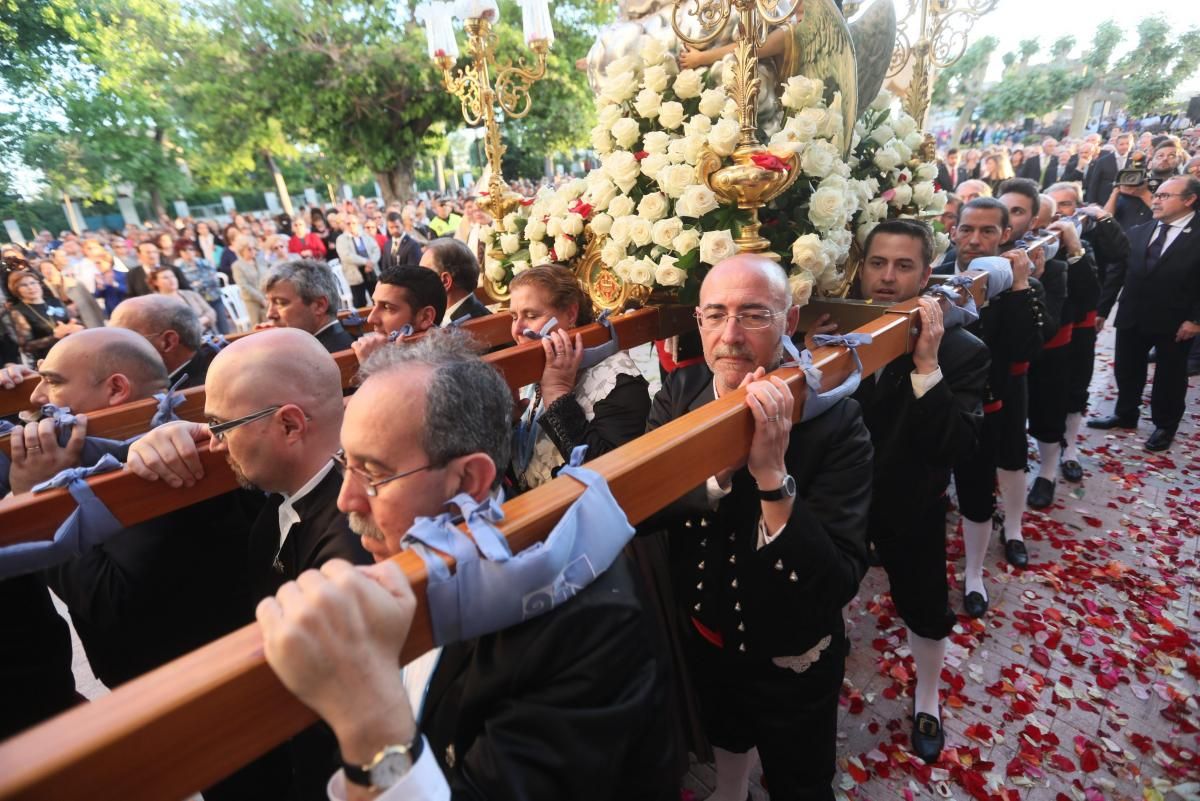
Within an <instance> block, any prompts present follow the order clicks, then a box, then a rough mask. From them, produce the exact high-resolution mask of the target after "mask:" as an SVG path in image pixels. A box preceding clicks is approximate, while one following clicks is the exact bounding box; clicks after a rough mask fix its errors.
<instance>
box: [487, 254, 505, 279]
mask: <svg viewBox="0 0 1200 801" xmlns="http://www.w3.org/2000/svg"><path fill="white" fill-rule="evenodd" d="M484 272H485V273H487V277H488V278H490V279H492V280H493V281H496V282H499V281H503V280H504V265H503V264H501V263H500V262H498V261H496V260H495V259H488V260H487V266H486V267H485V268H484Z"/></svg>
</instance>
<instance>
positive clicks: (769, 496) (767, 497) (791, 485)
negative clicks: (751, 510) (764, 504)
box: [758, 476, 796, 501]
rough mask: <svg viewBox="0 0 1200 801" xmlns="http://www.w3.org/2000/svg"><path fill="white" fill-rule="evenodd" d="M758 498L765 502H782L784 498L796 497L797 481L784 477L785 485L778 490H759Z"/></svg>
mask: <svg viewBox="0 0 1200 801" xmlns="http://www.w3.org/2000/svg"><path fill="white" fill-rule="evenodd" d="M758 497H759V498H760V499H761V500H764V501H782V500H783V499H784V498H794V497H796V479H794V478H792V477H791V476H784V477H783V484H781V485H780V486H779V488H778V489H773V490H765V489H761V488H760V489H759V491H758Z"/></svg>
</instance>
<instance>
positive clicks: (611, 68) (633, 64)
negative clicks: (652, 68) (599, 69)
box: [604, 55, 642, 78]
mask: <svg viewBox="0 0 1200 801" xmlns="http://www.w3.org/2000/svg"><path fill="white" fill-rule="evenodd" d="M641 68H642V60H641V59H640V58H638V57H637V56H636V55H629V56H622V57H621V58H618V59H614V60H612V61H610V62H609V63H608V66H607V67H605V68H604V74H605V75H606V76H607V77H609V78H611V77H613V76H615V75H622V74H624V73H627V72H632V73H633V74H634V75H636V74H637V73H638V70H640V69H641Z"/></svg>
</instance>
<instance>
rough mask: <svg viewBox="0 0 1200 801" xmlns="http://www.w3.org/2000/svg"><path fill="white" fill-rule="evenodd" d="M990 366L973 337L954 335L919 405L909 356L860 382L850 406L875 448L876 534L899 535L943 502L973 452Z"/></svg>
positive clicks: (950, 335)
mask: <svg viewBox="0 0 1200 801" xmlns="http://www.w3.org/2000/svg"><path fill="white" fill-rule="evenodd" d="M990 363H991V358H990V356H989V354H988V349H987V346H986V345H984V344H983V342H982V341H980V340H979V338H978V337H976V336H975V335H973V334H971V333H970V332H968V331H966V330H965V329H962V328H952V329H950V330H948V331H946V332H945V334H944V335H943V337H942V344H941V347H939V348H938V366H939V367H940V368H941V371H942V380H941V381H939V382H938V383H937V384H935V385H934V386H933V387H932V388H931V389H930V390H929V391H928V392H926V393H925V394H924V395H923V396H921V397H920V398H917V397H916V394H915V393H914V392H913V386H912V379H911V377H910V374H911V373H912V371H913V359H912V355H911V354H905V355H903V356H901V357H899V358H898V359H895V360H894V361H892V362H891V363H889V364H888V365H887V366H886V367H884V368H883V370H882V371H881V372H880V373H879V374H878V375H871V376H867V377H866V378H864V379H863V382H862V384H860V385H859V388H858V390H857V391H856V392H855V393H854V399H855V400H856V401H858V403H859V405H860V406H862V410H863V422H864V423H865V424H866V426H867V430H868V431H870V432H871V444H872V445H873V446H874V448H875V462H874V466H875V476H874V481H873V484H872V495H871V529H872V531H873V532H882V531H897V532H899V531H904V530H905V529H906V528H907V527H909V526H911V525H913V524H914V522H915V521H917V520H920V519H922V518H921V513H922V512H923V511H924V510H927V509H929V507H930V506H931V505H932V504H936V503H940V502H941V498H942V495H943V494H944V493H945V491H946V487H947V486H948V485H949V483H950V471H951V468H953V467H954V465H955V464H959V463H961V462H963V461H965V460H966V459H969V458H970V457H971V454H972V453H974V451H975V449H976V447H977V446H978V441H979V430H980V426H981V425H982V423H983V394H984V391H985V389H986V387H987V378H988V366H989V364H990ZM874 538H875V539H880V537H874Z"/></svg>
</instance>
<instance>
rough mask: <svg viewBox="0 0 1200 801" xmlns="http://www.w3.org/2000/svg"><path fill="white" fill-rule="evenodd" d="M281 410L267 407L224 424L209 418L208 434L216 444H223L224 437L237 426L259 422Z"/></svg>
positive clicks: (280, 407)
mask: <svg viewBox="0 0 1200 801" xmlns="http://www.w3.org/2000/svg"><path fill="white" fill-rule="evenodd" d="M282 408H283V406H282V405H279V406H268V407H267V408H265V409H259V410H258V411H257V412H252V413H250V414H248V415H246V416H245V417H239V418H238V419H236V420H230V421H228V422H226V423H214V422H213V421H212V419H211V418H210V419H209V423H208V433H210V434H212V438H213V439H215V440H216V441H217V442H224V441H225V435H226V434H228V433H229V432H230V431H232V430H233V429H235V428H237V427H238V426H244V425H246V423H253V422H254V421H255V420H261V419H262V418H264V417H266V416H267V415H271V414H275V412H277V411H279V410H280V409H282Z"/></svg>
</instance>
